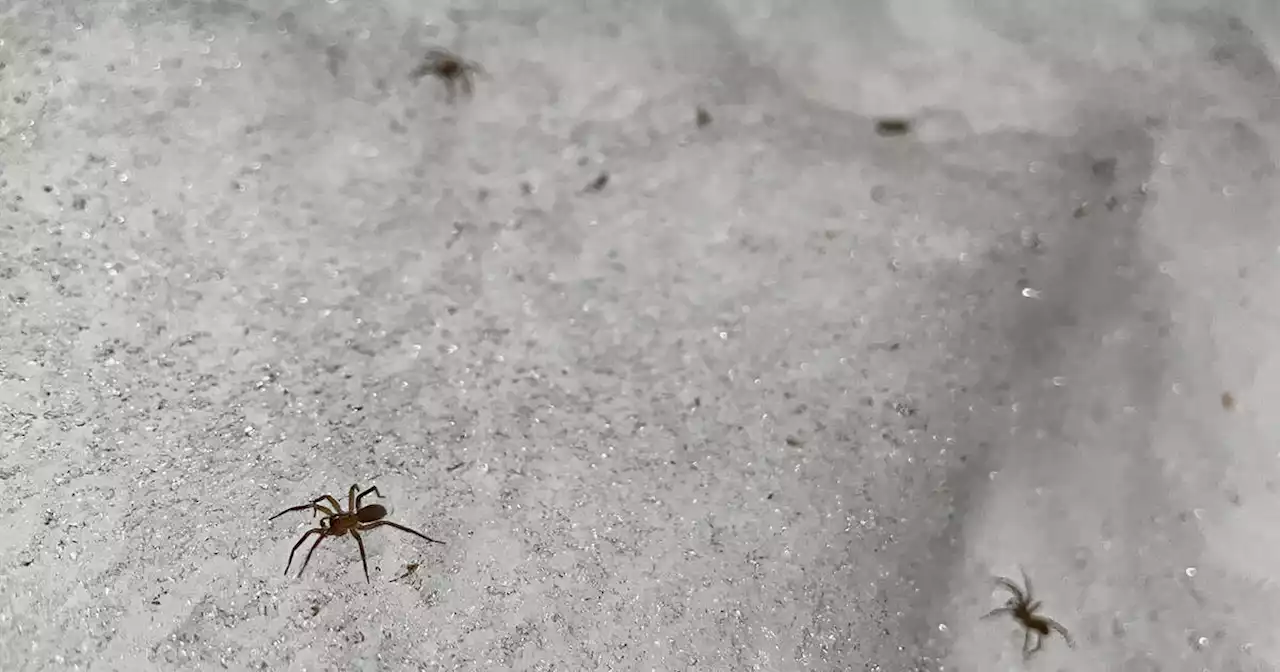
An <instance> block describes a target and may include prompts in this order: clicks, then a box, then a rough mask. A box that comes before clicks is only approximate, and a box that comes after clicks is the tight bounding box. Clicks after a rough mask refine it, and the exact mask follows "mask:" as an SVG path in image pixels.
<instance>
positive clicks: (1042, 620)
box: [983, 571, 1075, 658]
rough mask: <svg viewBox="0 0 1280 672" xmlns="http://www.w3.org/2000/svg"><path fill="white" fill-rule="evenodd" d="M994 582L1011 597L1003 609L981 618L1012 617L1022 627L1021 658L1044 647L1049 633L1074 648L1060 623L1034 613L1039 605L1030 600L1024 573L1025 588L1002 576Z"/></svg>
mask: <svg viewBox="0 0 1280 672" xmlns="http://www.w3.org/2000/svg"><path fill="white" fill-rule="evenodd" d="M995 581H996V585H998V586H1000V587H1002V588H1004V589H1006V590H1008V591H1009V592H1010V593H1013V596H1012V597H1010V598H1009V599H1008V600H1007V601H1006V602H1005V603H1004V606H1003V607H999V608H996V609H992V610H991V611H990V612H988V613H987V615H985V616H983V618H984V619H986V618H991V617H993V616H1000V615H1003V614H1008V615H1009V616H1011V617H1013V620H1015V621H1017V622H1018V624H1019V625H1021V626H1022V628H1023V631H1024V633H1025V634H1024V636H1023V638H1022V656H1023V658H1030V657H1031V656H1032V655H1034V654H1035V653H1036V652H1037V651H1039V650H1040V649H1041V648H1042V647H1044V640H1045V638H1046V637H1048V636H1049V634H1050V633H1051V632H1057V633H1058V634H1060V635H1062V638H1063V639H1064V640H1066V642H1067V646H1069V647H1074V646H1075V642H1074V641H1072V639H1071V633H1069V632H1067V629H1066V628H1064V627H1062V624H1061V623H1058V622H1057V621H1055V620H1053V619H1052V618H1047V617H1045V616H1041V615H1039V614H1037V613H1036V612H1037V611H1038V610H1039V609H1040V604H1041V603H1040V602H1039V601H1036V600H1033V599H1032V596H1031V579H1029V578H1027V573H1026V572H1025V571H1023V572H1022V584H1023V586H1025V588H1019V587H1018V584H1016V583H1014V582H1013V581H1011V580H1009V579H1006V578H1004V577H1002V576H1000V577H996V580H995ZM1033 639H1034V640H1035V646H1032V640H1033Z"/></svg>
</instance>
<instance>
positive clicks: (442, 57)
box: [409, 47, 485, 103]
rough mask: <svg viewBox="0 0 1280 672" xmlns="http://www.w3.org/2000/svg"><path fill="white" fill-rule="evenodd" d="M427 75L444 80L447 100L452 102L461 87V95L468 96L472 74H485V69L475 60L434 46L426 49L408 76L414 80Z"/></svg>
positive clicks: (473, 87)
mask: <svg viewBox="0 0 1280 672" xmlns="http://www.w3.org/2000/svg"><path fill="white" fill-rule="evenodd" d="M427 75H431V76H432V77H435V78H436V79H438V80H440V81H442V82H444V87H445V91H446V92H447V93H448V95H449V102H451V103H452V102H453V101H454V99H455V98H456V97H457V93H458V89H459V88H461V89H462V93H463V95H465V96H468V97H470V96H471V93H472V91H473V90H474V89H475V84H474V81H473V78H474V76H475V75H481V76H483V75H485V70H484V68H483V67H482V66H481V65H480V64H479V63H476V62H475V61H468V60H466V59H464V58H462V57H461V56H458V55H457V54H455V53H453V52H451V51H448V50H447V49H441V48H439V47H435V48H433V49H431V50H430V51H428V52H427V55H426V57H425V58H423V59H422V63H420V64H419V65H418V67H416V68H414V69H413V72H411V73H409V77H410V78H411V79H413V80H414V81H417V80H419V79H422V78H423V77H426V76H427Z"/></svg>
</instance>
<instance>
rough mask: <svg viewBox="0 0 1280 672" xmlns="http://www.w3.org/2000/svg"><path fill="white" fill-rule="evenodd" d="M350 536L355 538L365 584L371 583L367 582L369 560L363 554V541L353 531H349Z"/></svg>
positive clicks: (358, 534)
mask: <svg viewBox="0 0 1280 672" xmlns="http://www.w3.org/2000/svg"><path fill="white" fill-rule="evenodd" d="M351 536H353V537H355V538H356V544H357V545H359V546H360V562H362V563H364V580H365V583H373V582H372V581H370V580H369V558H368V557H367V556H366V555H365V554H364V539H361V538H360V533H359V532H357V531H355V530H351Z"/></svg>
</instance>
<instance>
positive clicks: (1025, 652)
mask: <svg viewBox="0 0 1280 672" xmlns="http://www.w3.org/2000/svg"><path fill="white" fill-rule="evenodd" d="M1031 638H1032V634H1031V631H1030V630H1027V638H1026V640H1025V644H1026V645H1025V646H1023V647H1022V651H1023V657H1025V658H1030V657H1031V656H1034V655H1035V654H1036V652H1037V651H1039V650H1040V648H1041V647H1043V646H1044V637H1042V636H1040V635H1035V640H1036V645H1035V646H1034V647H1033V648H1030V649H1028V648H1027V647H1028V646H1030V644H1031Z"/></svg>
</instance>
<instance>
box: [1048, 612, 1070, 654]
mask: <svg viewBox="0 0 1280 672" xmlns="http://www.w3.org/2000/svg"><path fill="white" fill-rule="evenodd" d="M1043 620H1044V623H1045V625H1047V626H1049V627H1051V628H1053V629H1054V630H1057V631H1058V634H1059V635H1062V638H1063V639H1065V640H1066V641H1067V646H1069V647H1071V648H1073V649H1074V648H1075V647H1076V643H1075V640H1073V639H1071V633H1069V632H1067V629H1066V628H1064V627H1062V624H1061V623H1059V622H1057V621H1055V620H1053V619H1052V618H1046V619H1043Z"/></svg>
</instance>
